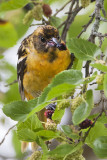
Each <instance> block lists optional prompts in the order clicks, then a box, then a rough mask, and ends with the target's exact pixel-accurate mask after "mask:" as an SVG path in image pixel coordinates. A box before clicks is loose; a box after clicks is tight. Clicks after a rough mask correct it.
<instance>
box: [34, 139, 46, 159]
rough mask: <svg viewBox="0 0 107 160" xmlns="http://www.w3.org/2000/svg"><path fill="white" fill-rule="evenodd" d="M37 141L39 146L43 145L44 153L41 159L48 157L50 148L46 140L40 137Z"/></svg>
mask: <svg viewBox="0 0 107 160" xmlns="http://www.w3.org/2000/svg"><path fill="white" fill-rule="evenodd" d="M36 142H37V143H38V145H39V146H41V148H42V150H43V155H42V158H41V160H45V159H48V157H47V155H46V154H47V153H48V148H47V145H46V144H45V142H44V141H43V140H42V138H40V137H38V139H37V140H36Z"/></svg>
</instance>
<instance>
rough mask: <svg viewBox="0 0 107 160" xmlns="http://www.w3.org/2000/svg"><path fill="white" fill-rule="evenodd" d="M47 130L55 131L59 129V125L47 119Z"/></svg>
mask: <svg viewBox="0 0 107 160" xmlns="http://www.w3.org/2000/svg"><path fill="white" fill-rule="evenodd" d="M45 128H46V129H47V130H52V131H55V130H56V129H57V124H56V123H55V122H54V121H52V120H51V119H47V122H46V123H45Z"/></svg>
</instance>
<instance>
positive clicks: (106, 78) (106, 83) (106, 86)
mask: <svg viewBox="0 0 107 160" xmlns="http://www.w3.org/2000/svg"><path fill="white" fill-rule="evenodd" d="M103 87H104V94H105V96H106V97H107V73H106V74H105V75H104V81H103Z"/></svg>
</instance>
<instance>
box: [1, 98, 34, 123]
mask: <svg viewBox="0 0 107 160" xmlns="http://www.w3.org/2000/svg"><path fill="white" fill-rule="evenodd" d="M36 103H37V99H34V100H32V101H29V102H25V101H15V102H12V103H9V104H6V105H4V107H3V112H4V114H5V115H6V116H8V117H10V118H11V119H13V120H16V121H24V120H26V117H27V115H28V114H29V112H31V111H32V109H33V108H34V107H35V106H36Z"/></svg>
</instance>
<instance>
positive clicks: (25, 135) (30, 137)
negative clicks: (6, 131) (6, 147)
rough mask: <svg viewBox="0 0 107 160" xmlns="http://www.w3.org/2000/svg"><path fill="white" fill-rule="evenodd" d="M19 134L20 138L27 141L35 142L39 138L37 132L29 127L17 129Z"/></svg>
mask: <svg viewBox="0 0 107 160" xmlns="http://www.w3.org/2000/svg"><path fill="white" fill-rule="evenodd" d="M17 136H18V138H19V140H21V141H26V142H34V141H36V138H37V135H36V133H35V132H33V131H32V130H30V129H27V128H25V129H21V130H17Z"/></svg>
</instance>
